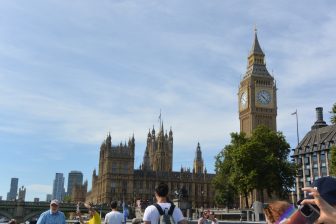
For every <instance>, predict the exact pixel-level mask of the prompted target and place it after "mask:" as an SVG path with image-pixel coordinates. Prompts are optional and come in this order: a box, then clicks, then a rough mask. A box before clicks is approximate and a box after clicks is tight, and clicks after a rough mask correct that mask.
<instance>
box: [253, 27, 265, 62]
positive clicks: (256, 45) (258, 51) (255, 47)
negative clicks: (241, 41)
mask: <svg viewBox="0 0 336 224" xmlns="http://www.w3.org/2000/svg"><path fill="white" fill-rule="evenodd" d="M251 54H261V55H263V56H264V55H265V54H264V52H263V51H262V50H261V47H260V44H259V41H258V36H257V29H254V41H253V45H252V48H251V51H250V55H251Z"/></svg>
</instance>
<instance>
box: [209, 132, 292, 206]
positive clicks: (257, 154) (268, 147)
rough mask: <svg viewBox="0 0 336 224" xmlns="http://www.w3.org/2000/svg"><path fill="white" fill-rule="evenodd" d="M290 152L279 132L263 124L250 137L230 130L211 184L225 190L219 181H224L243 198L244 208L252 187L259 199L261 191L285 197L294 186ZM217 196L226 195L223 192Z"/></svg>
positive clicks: (218, 158) (261, 196) (261, 194)
mask: <svg viewBox="0 0 336 224" xmlns="http://www.w3.org/2000/svg"><path fill="white" fill-rule="evenodd" d="M289 152H290V146H289V144H288V143H287V142H286V140H285V137H284V136H283V135H282V133H281V132H274V131H271V130H270V129H268V128H267V127H265V126H259V127H258V128H256V129H255V131H254V132H253V133H252V136H251V137H250V138H247V137H246V136H245V134H243V133H241V134H237V133H231V142H230V144H229V145H226V146H225V147H224V149H223V150H222V151H221V152H220V153H219V154H218V155H217V157H216V164H215V167H216V177H215V182H216V184H215V185H214V186H215V188H216V189H217V190H219V187H222V189H225V188H223V186H222V185H221V183H219V182H220V181H223V182H224V181H225V184H226V185H228V186H231V187H233V192H237V193H238V194H240V195H243V196H244V197H245V204H246V206H247V207H248V206H249V204H248V194H249V193H250V192H252V190H254V189H256V190H257V191H258V192H259V196H260V198H259V199H258V200H261V201H263V200H264V195H263V192H264V190H266V191H267V193H268V194H269V195H271V194H273V193H275V194H277V195H278V196H279V197H281V198H284V197H286V196H287V194H288V192H289V191H290V188H291V187H292V186H293V185H294V177H295V172H296V169H295V166H294V164H292V163H290V162H289V161H288V160H287V158H288V155H289ZM222 191H223V190H222ZM219 195H222V196H225V194H223V192H221V194H219ZM225 197H228V196H225ZM224 201H225V200H224Z"/></svg>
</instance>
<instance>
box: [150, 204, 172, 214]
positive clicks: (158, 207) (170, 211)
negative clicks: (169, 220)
mask: <svg viewBox="0 0 336 224" xmlns="http://www.w3.org/2000/svg"><path fill="white" fill-rule="evenodd" d="M153 205H154V206H155V207H156V209H157V210H158V211H159V213H160V215H164V211H163V210H162V208H161V206H160V205H159V204H157V203H155V204H153ZM174 209H175V205H174V204H173V203H172V202H170V208H169V210H168V215H173V212H174Z"/></svg>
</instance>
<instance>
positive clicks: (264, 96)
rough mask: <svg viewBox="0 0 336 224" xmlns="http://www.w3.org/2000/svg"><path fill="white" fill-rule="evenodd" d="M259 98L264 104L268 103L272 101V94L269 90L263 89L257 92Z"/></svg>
mask: <svg viewBox="0 0 336 224" xmlns="http://www.w3.org/2000/svg"><path fill="white" fill-rule="evenodd" d="M257 100H258V101H259V103H261V104H263V105H267V104H269V103H270V102H271V100H272V97H271V94H270V93H269V92H268V91H267V90H261V91H259V92H258V94H257Z"/></svg>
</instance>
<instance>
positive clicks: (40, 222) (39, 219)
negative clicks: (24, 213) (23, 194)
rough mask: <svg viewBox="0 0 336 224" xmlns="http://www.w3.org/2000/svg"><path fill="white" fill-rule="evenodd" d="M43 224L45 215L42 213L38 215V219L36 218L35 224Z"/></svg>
mask: <svg viewBox="0 0 336 224" xmlns="http://www.w3.org/2000/svg"><path fill="white" fill-rule="evenodd" d="M44 223H45V215H44V213H42V214H41V215H40V217H39V218H38V220H37V223H36V224H44Z"/></svg>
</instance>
